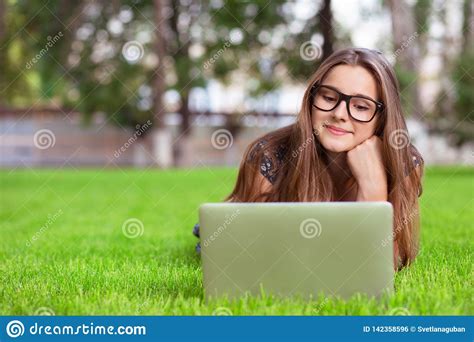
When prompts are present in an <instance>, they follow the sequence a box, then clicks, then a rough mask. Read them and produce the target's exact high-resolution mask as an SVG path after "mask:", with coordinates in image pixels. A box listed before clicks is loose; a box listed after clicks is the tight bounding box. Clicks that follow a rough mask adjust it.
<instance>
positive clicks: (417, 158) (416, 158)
mask: <svg viewBox="0 0 474 342" xmlns="http://www.w3.org/2000/svg"><path fill="white" fill-rule="evenodd" d="M408 149H409V151H410V157H411V161H412V162H411V163H410V164H409V165H408V168H405V173H406V175H409V174H410V173H411V172H412V171H413V170H414V169H416V168H417V167H420V168H423V166H424V164H425V161H424V159H423V157H422V156H421V153H420V151H418V149H417V148H416V147H415V146H414V145H413V144H410V145H409V147H408Z"/></svg>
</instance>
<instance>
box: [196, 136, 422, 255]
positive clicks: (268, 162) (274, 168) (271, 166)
mask: <svg viewBox="0 0 474 342" xmlns="http://www.w3.org/2000/svg"><path fill="white" fill-rule="evenodd" d="M266 143H267V140H266V139H264V138H262V139H260V140H259V141H258V142H257V144H255V146H254V147H253V148H252V150H251V151H250V154H249V158H248V161H252V160H253V159H254V158H255V154H256V153H257V151H259V150H260V149H262V148H263V147H264V146H265V144H266ZM286 150H287V148H286V146H285V145H280V146H279V147H278V149H277V150H276V151H274V153H273V156H274V157H275V158H276V159H274V158H272V157H271V155H270V154H269V152H268V151H264V153H263V155H262V161H261V163H260V173H261V174H262V175H263V176H264V177H265V178H267V179H268V181H269V182H270V183H271V184H275V181H276V178H277V175H278V170H279V166H280V165H281V164H282V163H283V158H284V156H285V153H286ZM410 151H411V153H412V158H413V167H412V168H411V169H406V171H405V176H408V175H409V174H410V172H411V171H412V170H413V169H415V168H416V167H417V166H419V165H422V164H424V161H423V158H422V157H421V155H420V153H419V152H418V150H417V149H416V148H415V146H413V145H411V144H410ZM274 161H276V163H277V165H275V163H274ZM420 195H421V193H419V194H418V196H420ZM193 234H194V235H195V236H196V237H197V238H199V223H196V224H195V225H194V228H193ZM196 251H197V252H198V253H199V252H200V251H201V245H200V243H199V242H198V243H197V245H196Z"/></svg>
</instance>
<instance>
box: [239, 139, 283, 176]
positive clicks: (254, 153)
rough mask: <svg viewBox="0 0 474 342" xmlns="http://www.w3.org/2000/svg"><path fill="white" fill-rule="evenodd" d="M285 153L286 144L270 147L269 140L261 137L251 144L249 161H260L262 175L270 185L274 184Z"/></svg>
mask: <svg viewBox="0 0 474 342" xmlns="http://www.w3.org/2000/svg"><path fill="white" fill-rule="evenodd" d="M285 152H286V146H285V145H284V144H278V145H277V146H276V147H270V146H269V140H268V138H266V137H261V138H259V139H257V140H256V141H254V142H253V143H252V144H251V147H250V152H249V158H248V161H251V162H256V161H260V165H259V168H260V173H261V174H262V175H263V176H264V177H266V178H267V179H268V181H269V182H270V183H272V184H274V183H275V181H276V176H277V172H278V169H279V166H280V165H281V163H282V162H283V159H284V156H285Z"/></svg>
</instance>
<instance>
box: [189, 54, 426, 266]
mask: <svg viewBox="0 0 474 342" xmlns="http://www.w3.org/2000/svg"><path fill="white" fill-rule="evenodd" d="M423 165H424V162H423V158H422V157H421V155H420V154H419V152H418V150H417V149H416V148H415V147H414V146H413V145H412V144H410V141H409V136H408V132H407V127H406V123H405V119H404V116H403V113H402V108H401V103H400V90H399V85H398V82H397V79H396V76H395V73H394V70H393V68H392V66H391V65H390V64H389V62H388V61H387V60H386V59H385V58H384V56H383V55H382V54H381V53H379V52H377V51H375V50H369V49H363V48H349V49H344V50H340V51H336V52H334V53H333V54H332V55H331V56H330V57H328V58H327V59H326V60H324V61H323V62H322V64H321V65H320V67H319V68H318V69H317V70H316V72H315V73H314V74H313V75H312V76H311V78H310V81H309V85H308V88H307V89H306V91H305V94H304V97H303V103H302V106H301V110H300V112H299V114H298V116H297V119H296V123H294V124H292V125H290V126H286V127H283V128H280V129H277V130H275V131H272V132H270V133H267V134H266V135H264V136H263V137H260V138H258V139H256V140H255V141H254V142H252V143H251V144H250V145H249V146H248V147H247V149H246V151H245V153H244V156H243V159H242V162H241V164H240V169H239V174H238V177H237V182H236V184H235V187H234V189H233V191H232V193H231V194H230V195H229V196H227V198H226V199H225V200H226V201H228V202H318V201H389V202H390V203H391V204H392V205H393V208H394V225H393V227H394V231H393V239H394V262H395V268H396V269H397V270H399V269H401V268H402V267H404V266H406V265H408V264H410V263H411V262H412V261H413V260H414V259H415V257H416V255H417V251H418V235H419V234H418V233H419V221H420V219H419V210H418V197H419V196H421V193H422V184H421V183H422V182H421V180H422V176H423ZM193 232H194V234H195V235H196V236H197V237H199V224H196V226H195V227H194V231H193ZM196 248H197V250H198V251H199V250H200V246H199V244H198V246H196Z"/></svg>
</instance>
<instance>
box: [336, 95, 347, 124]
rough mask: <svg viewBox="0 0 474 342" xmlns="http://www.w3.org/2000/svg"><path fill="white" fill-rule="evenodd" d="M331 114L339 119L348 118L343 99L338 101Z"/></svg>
mask: <svg viewBox="0 0 474 342" xmlns="http://www.w3.org/2000/svg"><path fill="white" fill-rule="evenodd" d="M333 115H334V117H335V118H337V119H339V120H344V121H345V120H349V113H348V112H347V104H346V101H345V100H342V101H341V102H339V105H338V106H337V107H336V108H334V109H333Z"/></svg>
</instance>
